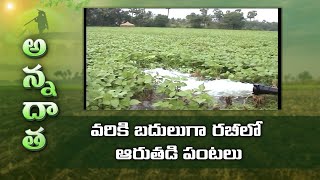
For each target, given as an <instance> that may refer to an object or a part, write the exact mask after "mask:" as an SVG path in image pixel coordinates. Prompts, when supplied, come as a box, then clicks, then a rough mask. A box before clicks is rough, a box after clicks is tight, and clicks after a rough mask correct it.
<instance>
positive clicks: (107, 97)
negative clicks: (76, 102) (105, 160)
mask: <svg viewBox="0 0 320 180" xmlns="http://www.w3.org/2000/svg"><path fill="white" fill-rule="evenodd" d="M152 87H153V78H152V76H150V75H147V74H144V73H143V72H141V70H140V69H139V68H137V67H135V66H132V65H130V64H126V63H125V62H123V61H117V60H114V61H113V62H112V63H108V62H105V61H98V62H93V61H89V62H88V76H87V89H86V90H87V93H88V97H87V108H88V109H89V110H98V109H104V110H109V109H117V110H120V109H128V108H130V107H131V106H133V105H137V104H139V103H140V101H139V100H137V99H134V98H133V97H134V96H135V95H136V94H138V93H141V92H143V91H144V90H147V89H152Z"/></svg>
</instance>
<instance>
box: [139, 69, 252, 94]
mask: <svg viewBox="0 0 320 180" xmlns="http://www.w3.org/2000/svg"><path fill="white" fill-rule="evenodd" d="M144 72H145V73H147V74H150V75H151V76H153V77H154V78H156V79H158V80H161V79H162V80H163V79H172V78H174V79H176V78H181V80H180V81H181V82H184V83H186V86H183V87H181V90H191V89H197V88H198V87H199V86H200V85H201V84H204V86H205V90H206V91H207V93H208V94H209V95H211V96H213V97H220V96H236V97H239V96H242V97H244V96H250V95H251V94H252V90H253V84H250V83H242V82H235V81H231V80H230V79H220V80H211V81H201V80H198V79H197V78H196V77H191V75H190V74H187V73H181V72H178V71H175V70H165V69H162V68H156V69H151V70H145V71H144Z"/></svg>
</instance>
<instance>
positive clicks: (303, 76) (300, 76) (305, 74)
mask: <svg viewBox="0 0 320 180" xmlns="http://www.w3.org/2000/svg"><path fill="white" fill-rule="evenodd" d="M298 79H299V80H300V81H302V82H305V81H311V80H312V76H311V74H310V73H309V72H308V71H303V72H302V73H300V74H298Z"/></svg>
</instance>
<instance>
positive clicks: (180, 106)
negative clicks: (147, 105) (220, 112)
mask: <svg viewBox="0 0 320 180" xmlns="http://www.w3.org/2000/svg"><path fill="white" fill-rule="evenodd" d="M185 85H186V84H185V83H183V82H179V81H172V80H165V81H164V82H163V83H162V84H160V85H159V87H158V88H157V93H161V94H165V95H166V96H165V98H164V99H162V100H159V101H158V102H156V103H154V104H153V106H154V107H155V108H156V109H170V110H199V109H201V110H208V109H213V107H214V105H215V103H214V101H213V99H212V97H211V96H210V95H208V94H207V93H206V92H205V86H204V85H200V86H199V87H198V89H193V90H185V91H182V90H181V89H180V88H181V87H182V86H185Z"/></svg>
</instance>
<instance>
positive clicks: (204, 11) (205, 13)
mask: <svg viewBox="0 0 320 180" xmlns="http://www.w3.org/2000/svg"><path fill="white" fill-rule="evenodd" d="M200 11H201V15H202V24H203V26H204V27H207V25H208V21H209V17H208V11H209V8H201V9H200Z"/></svg>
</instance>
